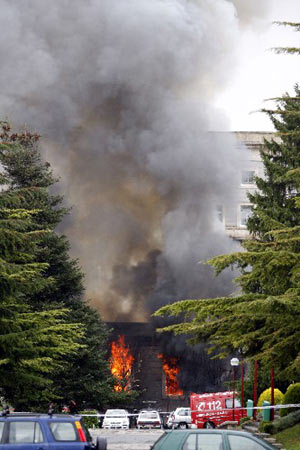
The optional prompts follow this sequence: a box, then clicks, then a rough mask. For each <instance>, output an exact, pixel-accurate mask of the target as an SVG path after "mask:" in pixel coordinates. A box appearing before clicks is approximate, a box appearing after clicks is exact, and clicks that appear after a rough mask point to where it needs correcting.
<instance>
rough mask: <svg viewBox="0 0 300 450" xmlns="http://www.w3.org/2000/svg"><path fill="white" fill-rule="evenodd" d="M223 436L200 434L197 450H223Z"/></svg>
mask: <svg viewBox="0 0 300 450" xmlns="http://www.w3.org/2000/svg"><path fill="white" fill-rule="evenodd" d="M222 439H223V438H222V435H221V434H214V433H209V434H204V433H199V434H198V442H197V450H222V449H223V445H222Z"/></svg>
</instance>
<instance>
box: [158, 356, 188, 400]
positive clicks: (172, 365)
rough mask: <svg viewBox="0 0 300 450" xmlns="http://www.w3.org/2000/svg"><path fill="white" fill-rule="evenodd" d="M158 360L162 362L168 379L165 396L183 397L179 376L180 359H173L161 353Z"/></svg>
mask: <svg viewBox="0 0 300 450" xmlns="http://www.w3.org/2000/svg"><path fill="white" fill-rule="evenodd" d="M158 358H159V359H161V360H162V365H163V371H164V374H165V377H166V382H165V394H166V395H167V396H175V395H176V396H179V395H183V390H182V389H180V388H179V383H178V380H177V375H178V374H179V367H178V365H177V364H178V358H171V357H169V356H165V355H163V354H162V353H159V355H158Z"/></svg>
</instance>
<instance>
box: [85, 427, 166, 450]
mask: <svg viewBox="0 0 300 450" xmlns="http://www.w3.org/2000/svg"><path fill="white" fill-rule="evenodd" d="M89 431H90V434H91V436H92V437H93V440H96V438H97V436H100V437H104V438H106V439H107V450H149V449H150V446H151V445H153V444H154V442H156V441H157V439H158V438H159V437H160V436H161V435H162V433H164V430H155V429H154V430H153V429H149V430H148V429H145V430H137V429H130V430H104V429H102V428H93V429H90V430H89Z"/></svg>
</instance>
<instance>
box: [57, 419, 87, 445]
mask: <svg viewBox="0 0 300 450" xmlns="http://www.w3.org/2000/svg"><path fill="white" fill-rule="evenodd" d="M77 423H78V421H77ZM48 427H49V431H50V433H51V437H52V438H51V440H50V444H49V450H83V449H84V447H86V446H88V442H82V441H80V438H79V435H78V432H77V429H76V423H74V422H73V421H66V420H64V421H59V420H55V419H51V420H49V421H48Z"/></svg>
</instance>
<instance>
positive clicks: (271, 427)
mask: <svg viewBox="0 0 300 450" xmlns="http://www.w3.org/2000/svg"><path fill="white" fill-rule="evenodd" d="M297 423H300V411H295V412H293V413H290V414H288V415H287V416H285V417H281V418H280V419H277V420H274V422H263V424H262V427H261V431H262V432H265V433H270V434H276V433H279V432H280V431H283V430H286V429H287V428H290V427H293V426H294V425H296V424H297Z"/></svg>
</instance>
